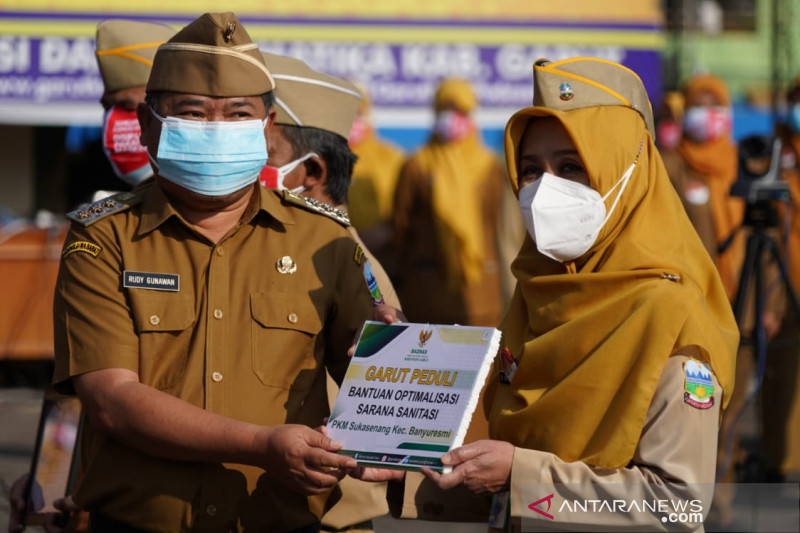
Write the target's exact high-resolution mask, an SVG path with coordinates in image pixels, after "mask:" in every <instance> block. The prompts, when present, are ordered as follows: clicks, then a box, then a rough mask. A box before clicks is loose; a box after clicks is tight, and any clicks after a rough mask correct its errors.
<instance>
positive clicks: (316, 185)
mask: <svg viewBox="0 0 800 533" xmlns="http://www.w3.org/2000/svg"><path fill="white" fill-rule="evenodd" d="M262 55H263V56H264V61H265V63H266V64H267V67H268V68H269V70H270V72H271V73H272V77H273V78H274V79H275V84H276V89H275V101H276V106H275V107H276V117H275V125H274V126H273V128H272V129H270V132H269V144H270V148H271V152H270V157H269V161H268V164H269V166H267V167H266V168H265V172H262V182H265V185H268V186H272V187H280V188H283V189H285V190H297V192H298V194H299V195H301V196H302V197H303V198H304V201H307V202H309V203H310V204H311V205H321V206H323V208H324V209H331V210H332V213H333V214H334V215H335V216H336V217H338V218H339V219H340V220H342V221H343V222H344V223H347V229H348V230H349V231H350V234H351V235H352V236H353V238H354V239H355V240H356V241H357V242H359V243H360V245H361V247H362V249H363V252H364V257H365V261H364V263H363V265H362V266H363V268H364V273H365V277H366V278H368V279H374V280H375V282H376V283H377V287H378V290H379V292H377V293H375V294H374V295H373V299H375V300H377V301H380V300H383V301H385V303H386V304H388V305H390V306H392V307H394V308H396V309H399V308H400V301H399V300H398V299H397V294H396V293H395V290H394V287H393V286H392V282H391V281H390V280H389V277H388V276H387V275H386V272H385V271H384V269H383V267H382V266H381V265H380V263H379V262H378V261H377V260H376V259H375V258H374V256H372V254H371V253H370V251H369V250H368V249H367V247H366V246H365V245H364V243H363V242H361V239H360V238H359V236H358V232H356V230H355V228H354V227H353V226H352V225H350V224H349V217H348V214H347V211H346V210H345V209H346V206H345V204H346V201H347V191H348V186H349V185H350V178H351V175H352V171H353V163H354V162H355V159H356V157H355V155H354V154H353V153H352V152H351V151H350V148H349V146H348V144H347V134H348V132H349V131H350V127H351V125H352V123H353V119H354V117H355V114H356V111H357V109H358V107H359V101H360V96H359V93H358V91H357V88H356V87H355V86H353V85H352V84H351V83H349V82H347V81H345V80H342V79H340V78H337V77H335V76H330V75H328V74H324V73H322V72H318V71H316V70H314V69H312V68H311V67H309V66H308V65H307V64H306V63H304V62H303V61H301V60H299V59H295V58H291V57H286V56H280V55H275V54H269V53H262ZM287 194H288V193H287ZM291 194H294V193H291ZM328 387H329V394H330V401H331V403H333V402H334V401H335V399H336V394H337V393H338V390H339V388H338V386H337V385H336V383H335V382H334V381H333V380H331V379H329V380H328ZM339 486H340V488H341V489H342V499H341V500H340V501H339V502H337V503H336V505H334V507H333V508H331V509H330V510H329V511H328V512H326V514H325V515H324V516H323V517H322V527H323V530H342V529H344V528H347V529H348V530H350V531H353V530H369V529H372V524H371V519H372V518H375V517H378V516H381V515H383V514H386V513H387V512H388V506H387V504H386V486H385V484H383V483H381V484H370V483H366V482H363V481H358V480H356V479H353V478H350V477H348V478H344V479H343V480H342V481H341V482H340V484H339Z"/></svg>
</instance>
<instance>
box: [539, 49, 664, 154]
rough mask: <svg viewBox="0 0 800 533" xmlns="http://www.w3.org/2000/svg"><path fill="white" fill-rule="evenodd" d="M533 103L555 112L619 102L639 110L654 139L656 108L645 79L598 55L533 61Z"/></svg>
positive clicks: (621, 104)
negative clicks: (654, 109) (654, 113)
mask: <svg viewBox="0 0 800 533" xmlns="http://www.w3.org/2000/svg"><path fill="white" fill-rule="evenodd" d="M533 105H534V107H545V108H548V109H553V110H556V111H570V110H573V109H581V108H584V107H595V106H606V105H617V106H623V107H628V108H631V109H634V110H636V111H637V112H638V113H639V114H640V115H641V116H642V119H644V122H645V124H646V125H647V130H648V131H649V132H650V137H652V138H653V140H655V138H656V129H655V123H654V121H653V109H652V106H651V105H650V99H649V98H648V97H647V91H646V90H645V88H644V85H643V84H642V80H641V79H640V78H639V76H637V75H636V73H635V72H634V71H632V70H631V69H629V68H627V67H625V66H623V65H620V64H619V63H614V62H612V61H608V60H605V59H599V58H596V57H575V58H571V59H564V60H562V61H555V62H550V61H548V60H547V59H539V60H538V61H536V63H534V64H533Z"/></svg>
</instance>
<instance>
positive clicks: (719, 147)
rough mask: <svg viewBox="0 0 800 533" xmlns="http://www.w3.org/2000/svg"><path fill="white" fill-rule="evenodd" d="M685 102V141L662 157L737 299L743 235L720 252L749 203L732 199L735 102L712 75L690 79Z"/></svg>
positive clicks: (729, 293) (694, 223)
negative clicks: (733, 105)
mask: <svg viewBox="0 0 800 533" xmlns="http://www.w3.org/2000/svg"><path fill="white" fill-rule="evenodd" d="M683 98H684V103H685V112H684V115H683V120H682V130H683V135H682V137H681V139H680V142H679V143H678V144H677V146H676V147H675V149H673V150H663V151H662V156H663V159H664V166H666V168H667V173H668V174H669V177H670V180H671V181H672V183H673V185H674V186H675V189H676V190H677V192H678V195H679V196H680V197H681V200H682V202H683V206H684V208H685V209H686V213H687V214H688V215H689V219H690V220H691V221H692V224H693V225H694V228H695V230H697V233H698V234H699V235H700V238H701V239H702V240H703V243H704V244H705V247H706V249H707V250H708V253H709V254H711V257H712V258H713V259H714V262H715V264H716V265H717V268H718V270H719V272H720V276H721V277H722V281H723V283H724V284H725V289H726V291H727V293H728V296H729V298H731V299H733V297H734V295H735V293H736V288H737V286H738V282H739V270H740V268H741V264H742V260H743V259H744V243H745V238H744V235H743V234H741V232H739V233H738V234H737V235H736V236H735V238H734V239H733V241H732V243H731V244H730V246H729V247H728V249H727V250H725V251H724V252H719V251H718V248H719V246H720V244H722V242H723V241H725V240H726V239H728V238H729V237H730V236H731V234H732V233H733V232H734V231H736V230H737V229H738V228H739V226H740V225H741V223H742V220H743V217H744V200H743V199H741V198H733V197H731V195H730V188H731V185H732V184H733V182H734V181H735V180H736V176H737V167H738V159H737V149H736V144H735V143H734V142H733V139H732V138H731V132H732V128H733V115H732V113H733V112H732V108H731V100H730V96H729V94H728V89H727V86H726V85H725V82H724V81H723V80H722V79H720V78H718V77H716V76H711V75H707V74H703V75H698V76H695V77H693V78H692V79H690V80H689V82H688V83H687V84H686V85H685V87H684V89H683Z"/></svg>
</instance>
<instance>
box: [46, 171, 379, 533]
mask: <svg viewBox="0 0 800 533" xmlns="http://www.w3.org/2000/svg"><path fill="white" fill-rule="evenodd" d="M256 190H257V192H255V193H254V196H253V200H252V201H251V204H250V206H249V207H248V209H247V211H246V212H245V214H244V216H243V217H242V221H241V222H240V223H239V225H238V226H237V227H235V228H234V229H233V230H231V232H230V233H229V234H228V235H227V236H226V237H225V238H223V239H222V240H221V241H220V242H219V243H218V244H216V245H215V244H213V243H211V242H210V241H208V240H207V239H206V238H204V237H203V236H201V235H199V234H198V233H196V232H195V231H194V230H193V229H192V228H191V226H190V225H189V224H187V223H186V222H185V221H184V220H183V219H182V218H181V216H180V215H179V214H178V213H177V212H176V211H175V209H174V208H173V207H172V206H171V204H170V203H169V202H168V200H167V198H166V196H165V195H164V193H163V192H162V191H161V189H160V188H159V187H158V186H157V185H152V186H147V187H144V188H143V189H142V190H141V192H139V193H137V194H139V195H141V201H140V203H138V204H137V205H134V206H133V207H131V208H129V209H127V210H124V211H122V212H119V213H116V214H113V215H109V216H107V217H105V218H102V219H101V220H98V221H96V222H95V223H94V224H91V225H89V226H88V227H82V226H81V225H79V224H73V227H72V229H71V231H70V233H69V235H68V236H67V239H66V242H65V247H64V252H63V254H62V260H61V266H60V272H59V278H58V282H57V287H56V294H55V306H54V318H55V356H56V367H55V376H54V383H55V384H57V385H58V386H59V388H61V389H62V390H63V389H66V390H69V389H70V388H71V386H70V382H69V378H70V377H71V376H76V375H79V374H82V373H85V372H90V371H93V370H99V369H106V368H125V369H130V370H133V371H135V372H137V373H138V374H139V379H140V381H141V382H142V383H144V384H146V385H149V386H152V387H154V388H157V389H159V390H161V391H164V392H167V393H169V394H172V395H173V396H176V397H178V398H180V399H182V400H184V401H186V402H189V403H191V404H193V405H196V406H199V407H202V408H204V409H207V410H209V411H213V412H215V413H219V414H221V415H224V416H228V417H231V418H235V419H239V420H243V421H246V422H250V423H254V424H261V425H275V424H283V423H298V424H305V425H308V426H311V427H316V426H318V425H320V424H321V423H322V420H323V418H324V417H325V416H327V415H328V413H329V411H328V399H327V394H326V388H325V371H326V369H327V370H328V371H329V372H330V373H331V375H332V376H334V378H335V379H337V380H341V378H342V376H343V375H344V372H345V370H346V367H347V364H348V357H347V350H348V348H349V347H350V346H351V344H352V343H353V341H354V339H355V336H356V335H357V333H358V331H359V330H360V327H361V324H362V322H363V321H364V320H365V319H367V318H369V316H370V313H371V310H372V303H371V299H370V296H369V291H368V290H367V286H366V283H365V281H364V278H363V274H362V266H361V264H360V261H359V259H360V258H359V254H357V253H356V251H357V245H356V243H355V242H354V241H353V240H352V238H350V235H349V233H348V232H347V230H346V229H345V228H344V227H342V225H340V224H339V223H337V222H335V221H334V220H332V219H330V218H326V217H324V216H321V215H320V214H317V213H313V212H311V211H309V210H308V209H307V208H303V207H298V206H296V205H293V204H291V203H289V202H288V201H287V200H282V199H281V197H280V195H279V194H277V193H275V192H273V191H268V190H266V189H264V188H262V187H256ZM282 258H285V259H284V261H282V262H281V261H280V260H281V259H282ZM134 272H135V273H141V274H132V273H134ZM124 273H127V274H124ZM137 277H141V278H142V280H144V283H145V284H148V283H149V286H150V287H151V288H134V287H131V286H129V285H131V284H135V283H132V282H135V281H137ZM148 278H149V282H148ZM126 280H128V281H127V282H126ZM142 280H138V281H142ZM170 280H173V281H174V284H171V282H170ZM163 288H171V289H175V290H154V289H163ZM81 446H82V449H81V464H82V472H81V481H80V482H79V485H78V487H77V491H76V494H75V499H76V502H77V503H78V505H79V506H80V507H81V508H83V509H85V510H88V511H91V512H99V513H102V514H104V515H106V516H108V517H109V518H112V519H114V520H118V521H121V522H125V523H128V524H130V525H132V526H135V527H138V528H142V529H146V530H149V531H159V532H169V533H175V532H184V531H198V532H199V531H209V532H221V531H237V530H238V531H243V530H246V531H287V530H292V529H295V528H299V527H303V526H307V525H309V524H313V523H315V522H317V521H318V516H319V515H320V514H321V513H322V509H323V507H324V501H325V496H323V497H321V498H319V497H318V498H307V497H305V496H301V495H299V494H295V493H292V492H291V491H288V490H287V489H286V488H285V486H284V485H281V484H280V483H279V482H278V480H276V479H275V478H274V477H273V476H272V475H271V474H270V472H265V471H264V470H262V469H260V468H256V467H250V466H244V465H239V464H219V463H194V462H180V461H168V460H162V459H158V458H155V457H152V456H149V455H146V454H144V453H140V452H138V451H137V450H135V449H133V448H130V447H128V446H126V445H125V443H123V442H118V441H116V440H113V439H111V438H109V437H107V436H106V435H104V434H102V433H100V432H98V431H96V430H95V428H93V427H92V425H91V423H90V422H89V421H88V420H87V421H86V425H85V430H84V434H83V439H82V443H81Z"/></svg>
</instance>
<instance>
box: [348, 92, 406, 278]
mask: <svg viewBox="0 0 800 533" xmlns="http://www.w3.org/2000/svg"><path fill="white" fill-rule="evenodd" d="M354 85H355V86H356V88H357V89H358V91H359V92H360V93H361V105H360V106H359V108H358V112H357V113H356V116H355V119H354V120H353V126H352V128H351V130H350V135H349V143H350V148H351V149H352V150H353V153H354V154H355V155H356V156H358V159H357V160H356V166H355V168H354V169H353V179H352V183H351V184H350V189H349V190H348V192H347V195H348V202H347V203H348V212H349V214H350V222H351V223H352V224H353V226H354V227H355V228H356V229H357V230H358V232H359V234H360V235H361V238H362V239H363V241H364V242H365V243H366V245H367V248H369V249H370V251H371V252H372V253H373V254H374V255H375V256H376V257H377V258H378V259H379V260H380V262H381V263H382V264H383V265H384V267H386V269H387V270H388V272H389V273H390V275H392V276H393V275H395V270H396V269H395V264H396V257H395V253H394V250H393V248H392V226H391V216H392V204H393V202H394V193H395V187H396V185H397V178H398V176H399V175H400V169H401V167H402V166H403V162H404V161H405V159H406V156H405V154H404V153H403V151H402V150H401V149H400V148H399V147H397V146H395V145H394V144H392V143H390V142H388V141H386V140H384V139H382V138H381V137H380V136H379V135H378V133H377V132H376V131H375V128H374V127H373V125H372V103H371V100H370V97H369V93H368V92H367V88H366V87H365V86H363V85H361V84H359V83H354Z"/></svg>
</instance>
